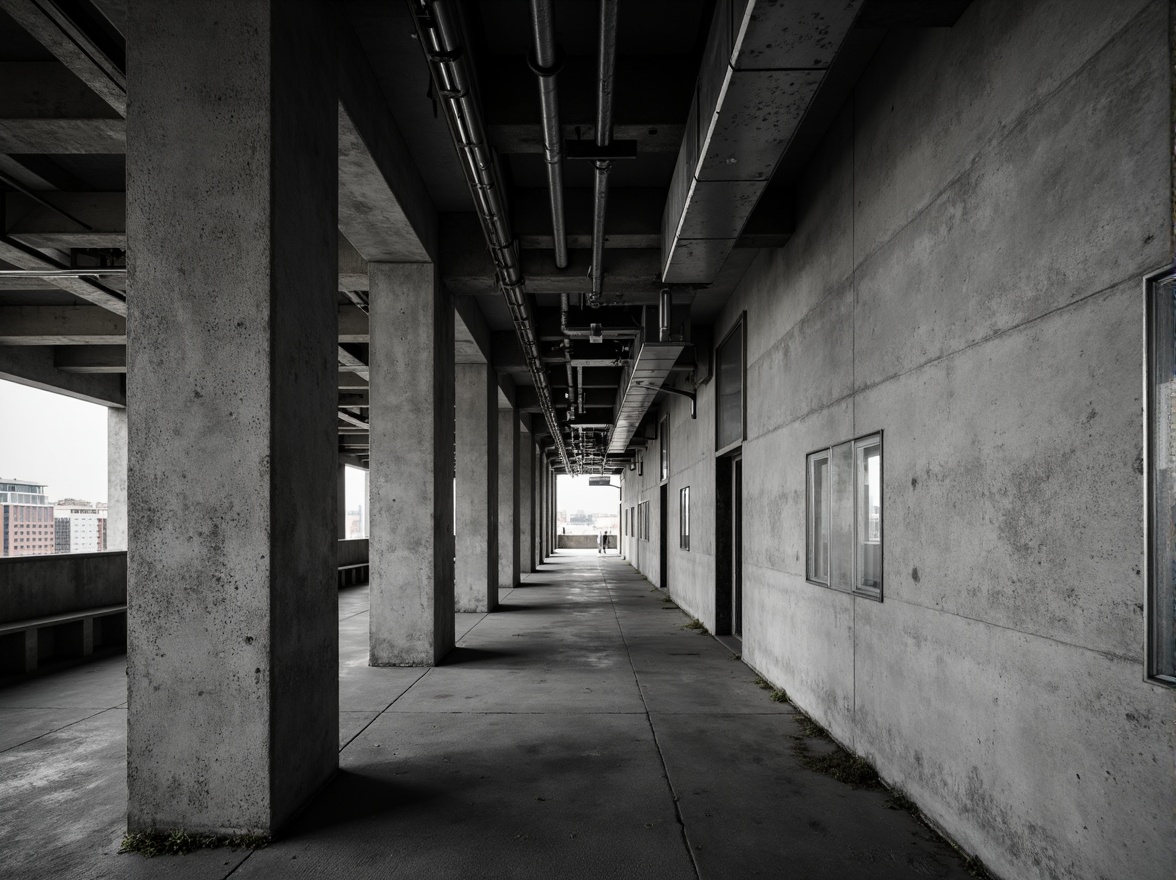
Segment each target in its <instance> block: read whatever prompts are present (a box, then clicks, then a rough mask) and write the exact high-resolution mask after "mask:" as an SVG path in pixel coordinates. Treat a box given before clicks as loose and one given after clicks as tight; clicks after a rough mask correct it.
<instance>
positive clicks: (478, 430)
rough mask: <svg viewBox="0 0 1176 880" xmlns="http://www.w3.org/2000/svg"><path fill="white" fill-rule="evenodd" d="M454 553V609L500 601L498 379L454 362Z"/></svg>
mask: <svg viewBox="0 0 1176 880" xmlns="http://www.w3.org/2000/svg"><path fill="white" fill-rule="evenodd" d="M455 369H456V377H455V382H454V386H455V393H456V398H457V408H456V410H457V444H456V448H457V467H456V469H455V470H456V475H457V535H456V540H457V553H456V563H455V565H456V572H455V579H454V599H455V602H456V607H457V610H458V611H493V610H494V608H495V606H497V605H498V380H497V377H496V376H495V374H494V370H493V368H492V367H491V366H490V365H489V364H458V365H457V366H456V368H455Z"/></svg>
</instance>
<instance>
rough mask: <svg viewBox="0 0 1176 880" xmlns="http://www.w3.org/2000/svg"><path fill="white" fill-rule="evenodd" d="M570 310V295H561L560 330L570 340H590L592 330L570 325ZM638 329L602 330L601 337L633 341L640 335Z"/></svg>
mask: <svg viewBox="0 0 1176 880" xmlns="http://www.w3.org/2000/svg"><path fill="white" fill-rule="evenodd" d="M569 308H570V305H569V300H568V295H567V294H566V293H561V294H560V295H559V330H560V332H561V333H562V334H563V335H564V336H565V337H567V338H569V339H588V338H589V337H591V336H592V330H591V329H590V328H588V327H572V326H570V325H569V324H568V309H569ZM638 332H639V331H638V328H637V327H636V326H634V327H633V329H632V330H618V329H616V328H609V329H607V330H601V331H600V336H601V338H603V339H632V338H633V337H635V336H636V335H637V333H638Z"/></svg>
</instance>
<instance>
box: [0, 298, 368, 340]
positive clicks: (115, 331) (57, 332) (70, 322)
mask: <svg viewBox="0 0 1176 880" xmlns="http://www.w3.org/2000/svg"><path fill="white" fill-rule="evenodd" d="M338 320H339V341H340V342H348V343H367V341H368V316H367V315H366V314H365V313H364V312H363V310H361V309H359V308H357V307H355V306H352V305H340V306H339V308H338ZM126 342H127V324H126V319H125V318H123V317H122V316H121V315H116V314H114V313H113V312H109V311H107V310H106V309H101V308H98V307H97V306H0V345H86V346H111V345H126Z"/></svg>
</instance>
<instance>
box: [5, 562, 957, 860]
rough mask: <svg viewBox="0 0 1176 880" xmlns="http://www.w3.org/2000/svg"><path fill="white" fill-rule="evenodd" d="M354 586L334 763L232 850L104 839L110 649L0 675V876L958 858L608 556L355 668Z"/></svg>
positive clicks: (113, 776) (114, 712) (347, 603)
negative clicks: (150, 853) (257, 837)
mask: <svg viewBox="0 0 1176 880" xmlns="http://www.w3.org/2000/svg"><path fill="white" fill-rule="evenodd" d="M367 597H368V589H367V588H366V587H355V588H348V589H345V590H343V591H342V592H341V593H340V597H339V632H340V667H339V675H340V693H341V702H340V710H341V711H340V714H339V748H340V772H339V774H338V775H337V776H336V777H335V778H334V780H333V781H332V782H331V783H330V784H329V785H328V786H327V788H326V789H325V790H324V791H323V792H322V793H321V794H320V795H319V796H318V797H316V798H315V799H314V800H313V801H312V802H311V803H310V804H309V805H308V807H307V809H306V810H305V811H304V812H303V813H302V814H301V815H300V816H299V817H298V818H297V819H296V820H295V822H294V824H293V825H292V826H291V827H290V829H289V833H288V834H287V836H285V837H284V838H283V839H282V840H280V841H278V842H276V843H274V844H271V845H270V846H269V847H268V848H266V849H263V850H258V851H256V852H253V853H248V852H233V851H231V850H214V851H205V852H200V853H195V854H193V855H189V856H183V857H159V858H156V859H151V860H148V859H144V858H142V857H140V856H136V855H122V856H120V855H117V854H116V850H117V847H118V841H119V839H120V837H121V833H122V830H123V810H124V805H125V801H126V790H125V787H124V785H123V770H124V763H123V741H124V740H123V731H124V729H125V713H124V712H123V711H122V710H121V708H120V706H121V699H122V697H123V693H124V679H123V674H122V673H123V669H122V664H121V662H120V660H119V658H113V659H110V660H106V661H101V662H99V663H95V664H91V665H90V666H89V667H85V668H77V669H73V670H70V671H67V672H64V673H61V674H59V675H56V676H50V677H42V678H38V679H35V680H33V681H29V682H26V683H24V684H22V685H20V686H19V687H17V688H12V689H9V690H5V691H0V718H4V717H13V718H15V717H18V715H17V713H22V712H23V713H32V712H40V713H41V714H40V715H39V716H34V715H32V714H25V715H23V716H19V717H21V718H23V719H24V721H23V722H22V723H25V724H26V725H27V726H28V729H27V731H26V734H25V736H27V737H28V738H27V739H25V740H23V741H22V742H20V743H15V742H7V743H0V804H3V805H4V808H5V809H4V811H3V812H0V836H2V838H3V839H4V840H5V846H4V847H3V848H0V874H3V875H5V876H9V875H11V876H20V877H25V878H30V880H37V878H50V877H59V876H71V877H72V876H76V877H92V878H101V877H176V878H214V877H216V878H221V877H227V876H228V875H229V874H232V876H233V877H234V878H265V877H274V878H278V877H280V878H298V877H322V876H347V877H355V878H360V880H362V878H376V877H406V878H408V877H413V878H420V877H425V878H431V877H438V878H441V877H455V876H461V877H487V878H489V877H504V876H510V877H517V878H532V877H533V878H550V877H567V878H599V877H617V878H620V877H633V876H642V877H651V878H667V880H678V878H683V877H703V878H709V877H713V878H725V877H749V876H764V877H779V876H796V877H837V878H839V880H840V878H845V880H854V878H862V880H866V878H869V880H875V878H894V880H900V878H901V880H906V878H909V877H912V876H922V877H939V878H960V880H962V878H964V877H966V876H968V875H967V873H966V871H965V870H964V868H963V866H962V864H961V863H960V860H959V858H958V857H957V856H956V854H955V852H954V851H953V850H952V849H950V848H949V847H948V846H947V845H946V844H945V843H944V842H943V841H942V840H939V839H937V838H935V837H934V835H932V834H931V833H930V832H929V831H928V830H927V829H926V828H925V827H924V826H922V825H921V824H919V823H918V822H917V821H915V820H914V819H913V818H912V817H911V816H910V815H908V814H907V813H905V812H902V811H900V810H894V809H888V808H887V803H886V794H885V793H884V792H880V791H867V790H859V789H853V788H850V787H848V786H846V785H843V784H841V783H838V782H835V781H833V780H831V779H829V778H827V777H825V776H822V775H820V774H818V773H815V772H814V771H811V770H809V769H806V768H805V767H803V766H802V765H801V764H800V763H799V761H798V759H797V756H796V755H795V754H794V751H793V745H794V743H795V739H794V737H797V736H800V735H801V730H800V727H799V725H798V724H797V721H796V716H795V713H794V712H793V710H792V708H791V707H790V706H788V705H787V704H782V703H776V702H773V701H771V700H770V699H769V698H768V695H767V694H766V693H765V692H764V691H763V690H761V689H760V688H759V687H757V686H756V684H755V679H756V676H755V673H754V672H752V671H751V670H750V669H748V668H747V667H746V666H744V665H743V664H742V663H741V662H739V660H738V658H737V657H735V656H734V655H732V654H731V653H730V651H728V650H727V649H726V648H724V647H723V646H722V645H720V644H719V643H718V642H717V641H715V640H714V639H713V638H711V637H709V636H708V635H706V634H699V633H697V632H694V631H692V630H687V629H685V628H684V624H685V623H687V621H688V618H687V617H686V616H685V615H684V614H683V613H682V612H681V611H680V610H678V609H676V608H675V607H673V606H672V605H669V604H668V603H666V602H665V601H664V594H663V593H662V592H661V591H659V590H657V589H655V588H653V587H652V586H651V585H650V583H649V582H648V581H646V580H644V579H643V578H641V577H640V576H639V575H637V574H636V573H634V572H633V570H632V569H631V568H630V567H629V566H628V565H626V564H625V563H624V562H622V561H620V560H618V559H616V558H615V557H613V558H603V559H602V558H601V557H600V556H599V555H598V554H597V553H596V552H595V551H586V552H578V553H577V552H573V551H561V552H560V553H558V554H556V555H555V556H553V557H552V558H551V559H550V560H549V561H548V563H546V564H544V565H543V566H542V567H541V569H540V570H539V571H538V572H535V573H532V574H529V575H527V576H525V577H524V578H523V580H522V583H521V585H520V587H519V588H517V589H513V590H503V591H502V592H501V596H500V609H499V611H498V612H497V613H495V614H456V615H455V623H454V626H455V631H456V632H457V634H458V640H457V647H456V649H455V650H454V651H453V652H452V654H451V656H450V657H449V658H447V659H446V662H444V663H443V664H442V665H440V666H437V667H435V668H432V669H427V670H426V669H411V668H372V667H368V666H367V665H366V663H365V650H366V644H365V643H366V627H365V620H364V619H365V618H366V617H367V615H368V611H367ZM349 682H350V684H349ZM85 694H89V695H90V700H89V703H90V705H89V706H88V707H84V706H81V705H80V704H79V705H74V704H75V702H76V701H77V700H78V699H79V697H81V696H83V695H85ZM53 706H73V708H72V709H66V708H62V709H53V708H51V707H53ZM5 713H7V715H6V714H5ZM53 713H60V714H59V715H57V716H54V715H53ZM38 734H40V735H39V738H33V737H34V736H36V735H38ZM18 738H19V737H18ZM79 792H84V796H81V797H79V796H77V795H78V793H79ZM49 840H51V841H53V842H54V844H55V845H54V846H53V847H51V848H46V847H45V846H44V842H45V841H49Z"/></svg>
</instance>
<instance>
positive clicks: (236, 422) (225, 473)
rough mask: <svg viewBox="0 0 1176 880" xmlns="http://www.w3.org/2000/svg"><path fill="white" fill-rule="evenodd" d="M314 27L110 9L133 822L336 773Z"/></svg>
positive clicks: (316, 22) (270, 5)
mask: <svg viewBox="0 0 1176 880" xmlns="http://www.w3.org/2000/svg"><path fill="white" fill-rule="evenodd" d="M332 25H333V19H332V18H331V16H330V13H329V10H327V9H326V8H325V7H323V6H321V5H318V4H294V5H291V4H283V3H276V2H267V0H251V2H247V3H242V2H237V0H212V2H209V3H207V4H200V6H199V8H196V7H194V6H192V5H191V4H188V3H183V2H173V0H163V2H158V3H149V4H142V5H139V6H136V7H134V8H133V9H131V10H130V14H129V16H128V33H127V45H128V69H130V70H131V75H130V76H129V77H128V100H129V102H130V104H131V106H132V107H133V108H134V109H133V112H131V113H130V114H129V116H130V118H129V120H128V132H129V134H130V136H129V137H128V153H127V167H128V188H127V235H128V240H131V241H133V242H134V247H133V248H132V250H131V253H130V254H129V256H128V276H127V284H128V297H127V298H128V302H129V303H130V305H129V314H128V321H127V323H128V339H127V343H128V344H127V387H128V389H129V392H128V395H127V397H128V404H129V410H128V423H129V426H130V431H129V460H130V461H131V462H133V465H132V467H131V468H130V472H129V485H128V498H127V504H128V510H129V522H128V526H129V535H128V538H129V539H128V548H129V550H128V588H127V594H128V612H127V622H128V658H129V676H128V681H129V685H130V691H129V695H130V700H129V707H130V709H129V711H130V717H131V723H130V737H129V740H128V742H127V751H128V755H129V765H128V778H129V789H130V813H129V815H130V818H129V823H130V825H131V827H132V828H135V829H142V830H147V829H153V828H159V827H165V828H171V827H181V828H185V829H188V830H192V831H215V832H220V833H240V832H246V831H254V832H269V831H271V830H273V829H275V828H277V827H279V826H280V825H281V824H282V823H283V822H284V821H285V820H286V819H288V818H289V816H290V815H291V814H292V813H293V811H294V810H296V809H297V808H298V806H299V805H300V804H301V803H302V802H304V801H305V799H306V798H307V797H309V795H310V794H311V793H312V792H313V791H315V790H316V789H317V788H318V787H319V786H320V785H321V784H322V783H323V782H324V780H326V779H327V778H328V777H330V775H331V774H332V773H333V772H334V770H335V768H336V765H337V760H338V753H337V751H336V750H335V737H336V728H337V721H336V713H337V711H338V691H337V687H338V683H337V678H336V673H335V669H336V666H337V662H336V650H337V641H336V638H335V622H334V621H335V607H336V602H337V594H338V591H337V588H336V568H337V566H336V561H335V554H336V543H337V542H336V539H335V537H336V536H335V531H336V523H335V493H336V469H335V465H336V461H337V458H338V449H337V434H336V430H335V428H336V424H337V411H336V404H337V401H338V396H337V395H338V391H337V387H338V385H337V383H338V371H337V360H338V358H337V352H338V348H337V346H338V342H337V335H338V334H337V320H338V312H337V303H336V300H337V298H338V275H337V270H338V258H337V253H336V251H337V245H338V218H337V212H336V208H335V206H336V193H337V188H338V180H337V177H338V162H337V152H338V151H337V144H336V141H337V115H338V97H337V94H336V92H337V83H336V68H335V63H336V56H335V48H336V44H335V42H334V41H333V40H329V39H328V40H324V39H323V38H322V37H323V34H324V33H329V32H330V28H331V26H332ZM211 45H215V46H216V47H217V48H216V52H215V56H216V57H215V63H210V54H209V46H211ZM178 144H182V145H183V146H182V148H177V145H178ZM178 229H182V230H185V232H184V234H182V235H177V233H176V230H178ZM226 742H231V743H233V746H234V747H233V748H232V749H230V750H226V749H225V748H224V743H226Z"/></svg>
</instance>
